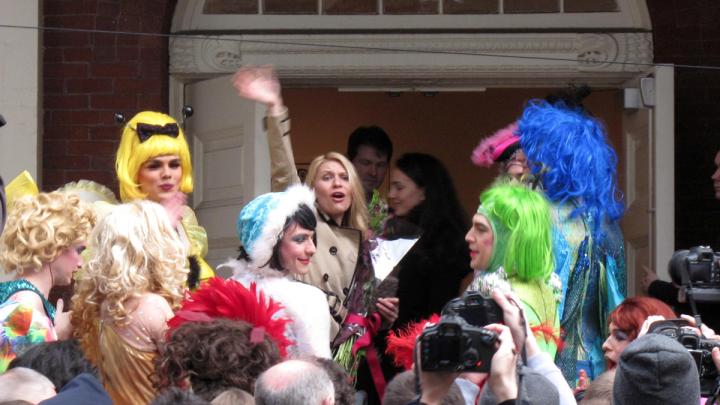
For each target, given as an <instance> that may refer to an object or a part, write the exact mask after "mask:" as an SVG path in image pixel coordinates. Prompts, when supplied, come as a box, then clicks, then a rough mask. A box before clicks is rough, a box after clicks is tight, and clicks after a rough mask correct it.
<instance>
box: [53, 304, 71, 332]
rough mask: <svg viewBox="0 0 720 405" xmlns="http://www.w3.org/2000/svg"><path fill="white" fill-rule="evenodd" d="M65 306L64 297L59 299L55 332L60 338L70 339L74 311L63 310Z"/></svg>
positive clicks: (56, 305)
mask: <svg viewBox="0 0 720 405" xmlns="http://www.w3.org/2000/svg"><path fill="white" fill-rule="evenodd" d="M64 307H65V304H64V301H63V300H62V298H60V299H59V300H57V303H56V304H55V332H56V333H57V336H58V340H65V339H70V337H71V336H72V325H71V324H70V317H71V316H72V311H68V312H63V309H64Z"/></svg>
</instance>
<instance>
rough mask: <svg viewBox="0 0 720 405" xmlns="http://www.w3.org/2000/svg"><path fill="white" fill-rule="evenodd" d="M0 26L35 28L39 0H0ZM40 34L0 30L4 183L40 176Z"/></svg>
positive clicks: (0, 140)
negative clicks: (28, 175)
mask: <svg viewBox="0 0 720 405" xmlns="http://www.w3.org/2000/svg"><path fill="white" fill-rule="evenodd" d="M0 10H2V12H0V25H23V26H31V27H36V26H38V24H39V21H40V1H39V0H0ZM40 38H41V37H40V33H39V31H37V30H33V29H19V28H2V27H0V114H2V115H3V116H4V117H5V120H6V121H7V125H5V126H4V127H2V128H0V175H2V177H3V179H4V180H5V182H6V183H7V182H9V181H10V180H12V179H13V178H14V177H15V176H16V175H17V174H18V173H20V172H21V171H23V170H28V171H29V172H30V173H31V174H32V175H33V177H34V178H35V179H38V180H39V175H40V173H41V168H42V166H41V160H40V156H41V153H42V148H41V146H42V145H41V142H40V139H41V135H40V131H41V130H42V125H41V121H40V119H41V107H42V104H41V101H40V100H41V97H40V91H41V90H42V89H41V81H40V69H41V68H42V63H41V62H42V59H41V57H40Z"/></svg>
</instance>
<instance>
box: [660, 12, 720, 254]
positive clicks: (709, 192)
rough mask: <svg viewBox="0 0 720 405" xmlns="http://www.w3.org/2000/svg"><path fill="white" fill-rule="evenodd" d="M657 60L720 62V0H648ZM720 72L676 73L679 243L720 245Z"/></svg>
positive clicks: (687, 244) (693, 70)
mask: <svg viewBox="0 0 720 405" xmlns="http://www.w3.org/2000/svg"><path fill="white" fill-rule="evenodd" d="M647 4H648V9H649V11H650V17H651V20H652V25H653V39H654V42H655V62H658V63H675V64H687V65H709V66H720V25H719V24H718V21H720V2H717V1H715V0H690V1H681V0H673V1H670V0H647ZM719 131H720V71H718V70H716V71H711V70H698V69H689V68H682V67H678V68H677V70H676V74H675V170H676V172H675V230H676V231H675V244H676V247H677V248H684V247H690V246H694V245H698V244H711V245H713V247H714V248H715V250H720V243H718V242H720V201H718V200H716V199H715V198H714V193H713V187H712V182H711V180H710V176H711V175H712V173H713V171H714V170H715V166H714V164H713V158H714V157H715V153H716V151H717V150H718V149H720V134H719V133H718V132H719Z"/></svg>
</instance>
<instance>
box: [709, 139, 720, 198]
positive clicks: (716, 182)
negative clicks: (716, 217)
mask: <svg viewBox="0 0 720 405" xmlns="http://www.w3.org/2000/svg"><path fill="white" fill-rule="evenodd" d="M711 178H712V181H713V187H714V188H715V198H717V199H718V200H720V151H718V153H717V154H716V155H715V173H713V175H712V177H711Z"/></svg>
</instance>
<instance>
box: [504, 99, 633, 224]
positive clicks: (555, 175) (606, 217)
mask: <svg viewBox="0 0 720 405" xmlns="http://www.w3.org/2000/svg"><path fill="white" fill-rule="evenodd" d="M518 127H519V132H520V144H521V146H522V149H523V150H524V151H525V154H526V155H527V158H528V161H529V162H531V168H532V172H533V174H535V175H536V176H537V177H538V178H539V179H540V182H541V184H542V186H543V188H544V191H545V194H546V195H547V197H548V198H549V199H550V200H551V201H553V202H556V203H565V202H570V201H573V202H575V203H576V204H577V208H576V209H575V210H574V211H573V212H572V214H571V216H573V217H575V216H577V215H583V216H589V217H590V218H589V219H590V220H591V221H592V233H593V234H594V236H596V237H597V236H601V235H600V229H601V228H602V225H603V222H604V221H616V220H618V219H620V217H622V215H623V211H624V206H623V203H622V192H621V191H620V190H619V189H618V186H617V155H616V154H615V151H614V150H613V149H612V147H611V146H610V145H608V142H607V136H606V131H605V126H604V125H603V124H602V122H601V121H600V120H598V119H597V118H594V117H591V116H590V115H588V114H587V113H585V112H582V111H581V110H579V109H573V108H570V107H567V106H565V105H564V104H562V103H556V104H550V103H548V102H547V101H544V100H531V101H530V102H529V103H528V104H527V106H526V107H525V110H524V111H523V115H522V118H521V119H520V121H519V122H518Z"/></svg>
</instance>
